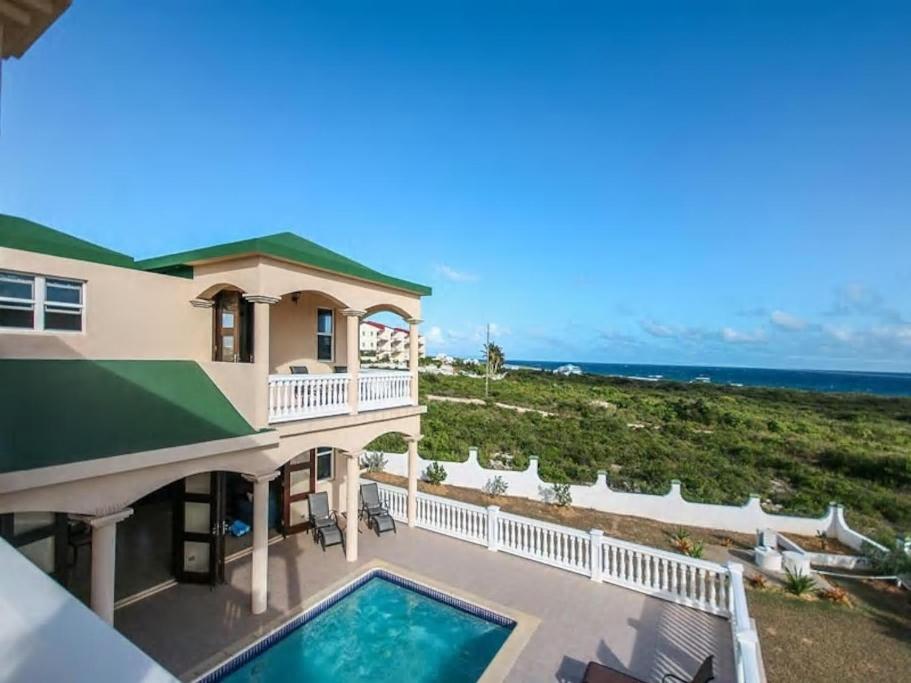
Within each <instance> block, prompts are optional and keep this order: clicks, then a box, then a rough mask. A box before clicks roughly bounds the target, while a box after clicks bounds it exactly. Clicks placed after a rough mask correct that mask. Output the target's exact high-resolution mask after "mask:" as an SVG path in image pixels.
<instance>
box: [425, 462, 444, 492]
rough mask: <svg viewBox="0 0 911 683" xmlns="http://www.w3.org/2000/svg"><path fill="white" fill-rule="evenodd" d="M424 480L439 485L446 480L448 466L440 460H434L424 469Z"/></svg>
mask: <svg viewBox="0 0 911 683" xmlns="http://www.w3.org/2000/svg"><path fill="white" fill-rule="evenodd" d="M424 481H426V482H427V483H428V484H433V485H435V486H439V485H440V484H442V483H443V482H444V481H446V468H445V467H443V466H442V465H441V464H440V463H438V462H432V463H430V464H429V465H427V469H425V470H424Z"/></svg>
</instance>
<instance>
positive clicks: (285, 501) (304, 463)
mask: <svg viewBox="0 0 911 683" xmlns="http://www.w3.org/2000/svg"><path fill="white" fill-rule="evenodd" d="M315 453H316V450H315V449H314V450H309V451H305V452H303V453H301V454H300V455H298V456H297V457H296V458H294V459H292V460H291V461H290V462H289V463H288V464H287V465H285V466H284V467H282V508H283V509H282V533H284V535H285V536H287V535H289V534H297V533H300V532H301V531H307V530H308V529H310V502H309V500H308V498H309V497H310V494H311V493H313V492H314V491H315V490H316V468H315V467H314V466H313V461H314V454H315Z"/></svg>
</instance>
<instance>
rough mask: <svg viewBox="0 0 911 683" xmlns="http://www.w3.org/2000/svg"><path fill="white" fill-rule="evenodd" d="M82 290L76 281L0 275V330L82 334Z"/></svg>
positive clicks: (81, 285)
mask: <svg viewBox="0 0 911 683" xmlns="http://www.w3.org/2000/svg"><path fill="white" fill-rule="evenodd" d="M83 288H84V283H82V282H79V281H78V280H65V279H63V278H55V277H45V276H43V275H24V274H22V273H12V272H8V271H0V328H6V329H15V330H38V331H41V330H46V331H49V332H81V331H82V329H83V309H84V302H83V296H84V293H83Z"/></svg>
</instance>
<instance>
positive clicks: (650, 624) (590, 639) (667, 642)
mask: <svg viewBox="0 0 911 683" xmlns="http://www.w3.org/2000/svg"><path fill="white" fill-rule="evenodd" d="M359 538H360V560H359V562H358V563H356V564H348V563H347V562H345V559H344V556H343V554H342V552H341V549H340V548H339V547H338V546H335V547H333V548H329V549H328V550H327V552H326V553H325V554H324V553H323V552H322V551H321V550H320V549H319V546H315V545H313V543H312V541H311V540H310V537H309V536H307V535H303V534H300V535H297V536H292V537H290V538H288V539H286V540H284V541H281V542H279V543H276V544H274V545H272V546H271V547H270V554H269V607H268V610H267V612H266V613H265V614H263V615H259V616H253V615H252V614H250V595H249V591H250V561H249V558H244V559H242V560H238V561H236V562H233V563H231V564H229V565H228V567H227V584H226V585H224V586H220V587H218V588H216V589H214V590H211V589H209V588H208V587H205V586H191V585H180V586H177V587H175V588H171V589H169V590H166V591H163V592H161V593H159V594H157V595H155V596H153V597H150V598H148V599H146V600H143V601H141V602H139V603H136V604H134V605H130V606H128V607H125V608H123V609H121V610H118V611H117V613H116V616H115V625H116V627H117V628H118V630H120V631H121V632H122V633H123V634H124V635H125V636H127V637H128V638H129V639H130V640H132V641H133V642H134V643H136V644H137V645H138V646H139V647H140V648H142V649H143V650H145V651H146V652H147V653H148V654H149V655H151V656H152V657H153V658H154V659H156V660H157V661H158V662H160V663H161V664H162V665H163V666H164V667H165V668H166V669H168V670H170V671H171V672H173V673H174V674H176V675H178V676H180V677H181V678H184V679H188V678H190V677H192V675H194V674H198V673H201V672H202V671H203V670H205V668H208V666H210V665H212V664H214V663H217V661H220V660H221V659H224V658H226V657H227V656H228V655H229V654H230V653H232V652H235V651H237V649H239V648H240V647H241V646H242V645H244V644H246V643H248V642H250V641H251V640H254V639H255V638H256V637H257V635H258V634H261V633H262V632H264V631H268V630H269V629H270V628H273V627H274V626H277V625H278V624H280V623H282V622H283V621H285V620H286V619H287V618H288V615H289V614H290V613H294V612H297V611H298V610H299V608H300V607H301V605H303V604H305V603H307V602H308V601H309V599H311V598H312V596H314V595H315V594H317V593H318V592H320V591H322V590H325V589H326V588H327V587H328V586H330V585H332V584H334V583H336V582H338V581H339V580H341V579H344V578H345V577H346V576H348V575H353V574H355V573H358V567H361V566H363V565H364V564H367V563H368V562H370V561H373V560H383V561H385V562H388V563H390V564H392V565H397V566H399V567H402V568H404V569H405V570H408V571H410V572H414V573H416V574H420V575H423V576H425V577H428V578H430V579H433V580H434V581H436V582H439V583H443V584H447V585H449V586H452V587H453V588H455V589H457V590H460V591H463V592H467V593H471V594H474V595H477V596H479V597H481V598H483V599H486V600H490V601H492V602H495V603H499V604H501V605H506V606H508V607H510V608H512V609H514V610H518V611H520V612H524V613H526V614H528V615H532V616H534V617H536V618H538V619H540V624H539V625H538V627H537V629H536V630H535V632H534V634H533V635H532V637H531V640H530V641H529V642H528V644H527V645H526V646H525V648H524V649H523V650H522V652H521V653H520V654H519V657H518V659H517V660H516V662H515V665H514V666H513V668H512V670H511V672H510V674H509V675H508V676H507V678H506V680H507V681H510V682H515V683H519V682H523V683H524V682H529V681H550V682H553V681H558V682H561V683H562V682H575V681H579V680H580V679H581V677H582V671H583V669H584V667H585V664H586V663H587V662H588V661H589V660H591V659H594V660H597V661H600V662H602V663H604V664H607V665H609V666H612V667H615V668H618V669H620V670H622V671H625V672H628V673H631V674H633V675H635V676H637V677H639V678H641V679H643V680H645V681H650V682H651V681H654V682H658V681H660V679H661V676H662V675H663V674H665V673H668V672H673V673H676V674H678V675H681V676H684V677H686V678H687V679H688V677H689V676H691V675H692V674H693V673H694V672H695V670H696V668H697V667H698V666H699V663H700V662H701V661H702V659H703V658H704V657H706V656H707V655H709V654H714V655H715V657H716V673H717V679H716V680H717V681H719V682H720V683H727V682H729V681H733V680H734V675H733V662H732V645H731V632H730V626H729V623H728V622H727V621H726V620H724V619H721V618H718V617H712V616H710V615H708V614H704V613H702V612H699V611H696V610H693V609H689V608H686V607H681V606H678V605H674V604H671V603H668V602H665V601H662V600H658V599H655V598H649V597H646V596H644V595H642V594H640V593H636V592H634V591H630V590H626V589H623V588H619V587H615V586H610V585H606V584H597V583H594V582H592V581H589V580H587V579H586V578H585V577H582V576H578V575H575V574H570V573H568V572H564V571H561V570H559V569H554V568H551V567H546V566H544V565H540V564H538V563H535V562H530V561H528V560H523V559H520V558H517V557H512V556H509V555H507V554H505V553H502V552H501V553H492V552H490V551H488V550H487V549H486V548H483V547H480V546H475V545H472V544H469V543H465V542H462V541H457V540H454V539H450V538H447V537H445V536H441V535H439V534H434V533H431V532H428V531H421V530H411V529H408V528H407V527H404V528H400V529H399V533H398V534H397V535H391V534H385V535H384V536H383V537H382V538H376V537H375V536H374V535H373V534H372V533H368V532H366V531H365V532H364V533H362V534H361V535H360V537H359Z"/></svg>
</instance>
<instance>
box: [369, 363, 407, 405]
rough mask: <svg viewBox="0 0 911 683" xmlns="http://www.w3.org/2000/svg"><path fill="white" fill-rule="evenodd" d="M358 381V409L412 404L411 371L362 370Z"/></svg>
mask: <svg viewBox="0 0 911 683" xmlns="http://www.w3.org/2000/svg"><path fill="white" fill-rule="evenodd" d="M358 383H359V387H358V398H357V400H358V410H380V409H382V408H395V407H396V406H407V405H410V404H411V373H410V372H396V371H392V370H390V371H385V370H384V371H383V372H370V371H367V372H362V373H361V375H360V379H359V380H358Z"/></svg>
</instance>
